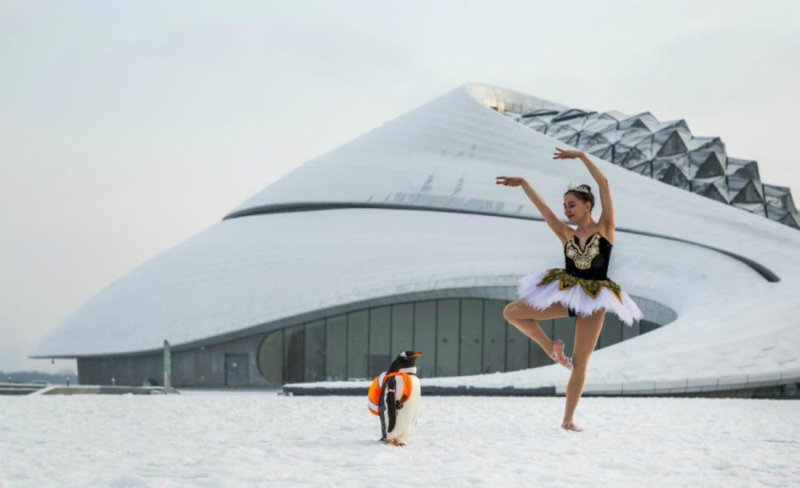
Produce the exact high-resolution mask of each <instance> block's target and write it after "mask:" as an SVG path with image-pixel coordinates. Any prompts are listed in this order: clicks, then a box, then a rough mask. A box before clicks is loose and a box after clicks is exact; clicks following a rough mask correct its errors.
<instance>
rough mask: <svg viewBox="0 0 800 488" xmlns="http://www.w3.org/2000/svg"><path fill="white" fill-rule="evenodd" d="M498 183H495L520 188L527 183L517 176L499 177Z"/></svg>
mask: <svg viewBox="0 0 800 488" xmlns="http://www.w3.org/2000/svg"><path fill="white" fill-rule="evenodd" d="M496 178H497V181H496V182H495V183H496V184H498V185H505V186H519V185H521V184H523V183H525V178H520V177H517V176H497V177H496Z"/></svg>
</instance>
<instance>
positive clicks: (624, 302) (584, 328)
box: [496, 148, 644, 431]
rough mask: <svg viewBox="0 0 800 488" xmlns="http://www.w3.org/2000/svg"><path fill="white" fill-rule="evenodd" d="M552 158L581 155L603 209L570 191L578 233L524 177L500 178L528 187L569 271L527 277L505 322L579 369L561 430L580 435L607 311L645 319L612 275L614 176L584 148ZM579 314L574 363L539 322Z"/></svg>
mask: <svg viewBox="0 0 800 488" xmlns="http://www.w3.org/2000/svg"><path fill="white" fill-rule="evenodd" d="M556 151H557V152H556V153H554V156H553V159H575V158H579V159H580V160H581V161H583V163H584V164H585V165H586V167H587V168H588V169H589V172H590V173H591V174H592V177H593V178H594V179H595V181H596V182H597V184H598V187H599V189H600V201H601V203H602V204H603V212H602V214H601V215H600V219H599V220H598V221H595V220H594V219H593V218H592V215H591V213H592V209H594V202H595V199H594V194H592V189H591V187H590V186H589V185H586V184H583V185H578V186H576V187H573V186H570V187H569V188H568V189H567V192H566V193H564V214H565V215H566V217H567V220H568V221H569V223H570V224H575V225H577V228H576V229H575V231H573V230H572V228H571V227H570V226H568V225H567V224H565V223H563V222H562V221H560V220H559V219H558V217H556V215H555V214H554V213H553V211H552V210H551V209H550V207H548V206H547V204H546V203H545V201H544V199H543V198H542V197H541V195H539V193H538V192H537V191H536V190H534V189H533V188H532V187H531V186H530V184H528V182H527V181H526V180H525V178H520V177H514V176H498V177H497V182H496V183H497V184H498V185H505V186H512V187H516V186H522V189H523V190H524V191H525V193H526V194H527V195H528V198H530V199H531V201H532V202H533V204H534V205H536V208H538V209H539V213H541V214H542V216H543V217H544V220H545V222H547V225H548V226H549V227H550V229H551V230H552V231H553V232H554V233H555V234H556V236H558V238H559V239H560V240H561V244H562V248H563V250H564V260H565V263H566V265H565V268H564V269H561V268H554V269H548V270H545V271H540V272H537V273H534V274H530V275H527V276H523V277H522V278H520V279H519V280H518V281H517V295H518V296H519V298H518V299H517V300H515V301H513V302H511V303H509V304H508V305H506V307H505V309H503V317H505V319H506V320H507V321H508V322H509V323H511V324H512V325H513V326H514V327H516V328H517V329H519V330H520V331H521V332H522V333H523V334H525V335H526V336H528V337H529V338H531V339H532V340H534V341H535V342H536V343H537V344H539V346H540V347H541V348H542V349H543V350H544V351H545V353H546V354H547V355H548V356H549V357H550V358H551V359H552V360H553V361H555V362H558V363H559V364H561V365H562V366H564V367H565V368H567V369H569V370H571V371H572V373H571V374H570V377H569V382H568V383H567V395H566V397H567V398H566V406H565V409H564V418H563V421H562V423H561V428H563V429H565V430H570V431H581V430H583V429H581V428H580V427H578V426H577V425H575V423H574V422H573V415H574V414H575V408H576V407H577V406H578V400H579V399H580V397H581V393H582V392H583V385H584V383H585V381H586V368H587V366H588V365H589V357H590V356H591V354H592V351H594V348H595V346H596V345H597V339H598V338H599V337H600V331H601V330H602V328H603V320H604V319H605V315H606V311H607V310H610V311H611V312H613V313H615V314H616V315H617V316H618V317H619V318H620V320H622V321H623V322H625V324H626V325H628V326H632V325H633V321H634V320H641V319H642V318H643V316H644V314H643V313H642V311H641V310H639V307H637V306H636V303H634V301H633V299H631V297H630V296H628V294H627V293H626V292H625V291H624V290H623V289H622V287H620V286H619V285H618V284H617V283H616V282H614V281H613V280H611V279H610V278H609V277H608V275H607V271H608V264H609V260H610V258H611V248H612V247H613V246H614V239H615V236H614V232H615V227H616V224H615V221H614V206H613V203H612V201H611V189H610V187H609V183H608V179H607V178H606V176H605V175H604V174H603V173H602V172H601V171H600V169H599V168H597V166H595V164H594V163H593V162H592V161H591V160H590V159H589V158H588V157H587V156H586V154H585V153H584V152H583V151H565V150H563V149H560V148H557V149H556ZM560 317H576V322H575V343H574V346H573V349H572V358H569V357H567V356H566V355H565V354H564V342H563V341H562V340H560V339H559V340H551V339H550V338H549V337H548V336H547V334H545V332H544V331H543V330H542V328H541V327H540V326H539V323H538V322H537V321H538V320H549V319H555V318H560Z"/></svg>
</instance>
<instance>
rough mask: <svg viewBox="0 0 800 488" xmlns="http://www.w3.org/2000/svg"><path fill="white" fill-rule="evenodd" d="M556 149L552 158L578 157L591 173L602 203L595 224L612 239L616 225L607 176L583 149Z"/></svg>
mask: <svg viewBox="0 0 800 488" xmlns="http://www.w3.org/2000/svg"><path fill="white" fill-rule="evenodd" d="M556 151H557V152H556V153H555V155H554V156H553V159H574V158H579V159H580V160H581V161H583V164H585V165H586V168H587V169H588V170H589V172H590V173H591V174H592V177H593V178H594V180H595V181H596V182H597V187H598V188H599V189H600V203H601V204H602V205H603V213H602V214H600V220H598V221H597V225H598V226H599V227H600V228H601V229H603V230H604V231H605V233H606V236H607V238H609V239H611V240H613V239H614V236H613V235H611V234H613V233H614V229H615V228H616V226H617V225H616V222H615V219H614V204H613V202H612V201H611V187H610V186H609V184H608V178H606V175H604V174H603V172H602V171H600V168H598V167H597V166H596V165H595V164H594V163H593V162H592V160H591V159H589V157H588V156H586V153H584V152H583V151H565V150H563V149H560V148H556Z"/></svg>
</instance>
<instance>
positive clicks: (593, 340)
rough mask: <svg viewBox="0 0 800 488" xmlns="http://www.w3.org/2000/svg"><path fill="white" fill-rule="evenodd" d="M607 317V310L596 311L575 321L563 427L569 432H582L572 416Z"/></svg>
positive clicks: (579, 316)
mask: <svg viewBox="0 0 800 488" xmlns="http://www.w3.org/2000/svg"><path fill="white" fill-rule="evenodd" d="M605 316H606V311H605V309H601V310H598V311H596V312H595V313H594V314H592V315H590V316H588V317H582V316H581V315H578V317H577V320H576V321H575V345H574V346H573V348H572V375H571V376H570V377H569V383H567V404H566V407H565V409H564V421H563V422H562V423H561V427H563V428H565V429H567V430H581V429H580V428H579V427H577V426H576V425H575V424H574V423H572V416H573V414H574V413H575V408H576V407H577V406H578V400H580V398H581V393H583V384H584V382H585V381H586V368H587V367H588V366H589V357H590V356H591V355H592V351H594V348H595V346H596V345H597V339H598V338H599V337H600V331H601V330H603V321H604V319H605Z"/></svg>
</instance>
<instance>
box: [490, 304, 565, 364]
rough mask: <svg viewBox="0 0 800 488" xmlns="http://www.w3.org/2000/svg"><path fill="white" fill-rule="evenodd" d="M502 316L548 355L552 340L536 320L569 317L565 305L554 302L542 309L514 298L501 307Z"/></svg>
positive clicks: (551, 347) (550, 350)
mask: <svg viewBox="0 0 800 488" xmlns="http://www.w3.org/2000/svg"><path fill="white" fill-rule="evenodd" d="M503 317H505V319H506V320H507V321H508V322H509V323H510V324H511V325H513V326H514V327H516V328H517V329H519V331H520V332H522V333H523V334H525V335H526V336H528V337H530V338H531V339H532V340H534V341H535V342H536V343H537V344H539V347H541V348H542V349H543V350H544V352H545V354H547V355H548V356H549V355H550V354H551V352H552V350H553V341H551V340H550V338H549V337H547V334H545V333H544V331H543V330H542V328H541V327H540V326H539V323H538V322H537V320H550V319H557V318H560V317H569V311H568V310H567V307H565V306H564V305H562V304H560V303H554V304H552V305H550V306H549V307H547V308H545V309H544V310H539V309H535V308H532V307H531V306H530V305H528V304H527V303H525V300H522V299H519V300H515V301H513V302H511V303H509V304H508V305H506V307H505V308H504V309H503Z"/></svg>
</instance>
